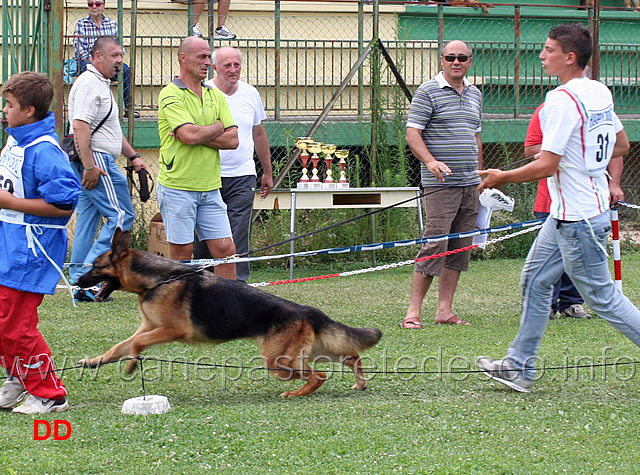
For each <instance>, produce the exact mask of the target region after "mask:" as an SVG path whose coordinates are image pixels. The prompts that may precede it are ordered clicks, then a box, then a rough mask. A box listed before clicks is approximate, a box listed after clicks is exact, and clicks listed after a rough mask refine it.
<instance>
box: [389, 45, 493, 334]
mask: <svg viewBox="0 0 640 475" xmlns="http://www.w3.org/2000/svg"><path fill="white" fill-rule="evenodd" d="M471 56H472V53H471V48H469V46H468V45H467V44H466V43H464V42H462V41H458V40H454V41H451V42H449V43H447V44H446V45H445V46H444V48H443V49H442V51H441V54H440V65H441V67H442V71H441V72H440V73H438V74H437V75H436V76H435V77H434V78H432V79H430V80H429V81H426V82H425V83H423V84H422V85H421V86H420V87H419V88H418V90H417V91H416V93H415V95H414V96H413V100H412V101H411V109H410V110H409V117H408V119H407V135H406V140H407V144H408V145H409V148H410V149H411V151H412V152H413V155H414V156H415V157H416V158H417V159H418V160H419V161H420V169H421V177H422V179H421V187H422V188H423V194H424V195H425V196H424V197H423V200H424V207H425V210H426V214H427V220H426V226H425V235H426V236H435V235H440V234H449V233H457V232H465V231H471V230H472V229H473V228H474V226H475V222H476V217H477V214H478V208H479V201H478V191H477V189H476V187H477V185H478V184H479V183H480V180H479V177H478V175H477V174H476V170H479V169H481V168H482V141H481V140H480V119H481V114H482V94H481V93H480V91H479V90H478V88H476V87H475V86H474V85H473V84H471V83H470V82H469V80H468V79H467V78H466V77H465V76H466V74H467V71H468V70H469V67H470V66H471V61H472V59H471ZM471 240H472V239H471V238H465V239H450V240H448V241H441V242H437V243H427V244H424V245H423V246H422V248H421V249H420V252H419V254H418V257H419V258H420V257H426V256H431V255H434V254H438V253H441V252H445V251H448V250H453V249H459V248H463V247H465V246H468V245H470V244H471ZM470 255H471V251H470V250H467V251H464V252H459V253H456V254H451V255H448V256H446V257H444V258H437V259H427V260H424V261H419V262H418V263H416V266H415V271H414V274H413V282H412V284H411V301H410V304H409V308H408V309H407V314H406V318H405V319H404V320H403V321H402V323H401V324H400V326H401V327H402V328H410V329H420V328H422V323H421V321H420V312H421V310H422V302H423V300H424V297H425V296H426V294H427V291H428V290H429V287H430V286H431V282H432V281H433V277H434V276H438V279H439V284H440V285H439V287H440V289H439V297H438V309H437V310H436V315H435V323H436V324H445V323H451V324H456V325H469V322H466V321H465V320H462V319H460V318H458V317H457V316H456V315H455V314H454V313H453V311H452V308H451V307H452V303H453V297H454V294H455V291H456V286H457V284H458V278H459V277H460V271H464V270H467V269H468V267H469V258H470Z"/></svg>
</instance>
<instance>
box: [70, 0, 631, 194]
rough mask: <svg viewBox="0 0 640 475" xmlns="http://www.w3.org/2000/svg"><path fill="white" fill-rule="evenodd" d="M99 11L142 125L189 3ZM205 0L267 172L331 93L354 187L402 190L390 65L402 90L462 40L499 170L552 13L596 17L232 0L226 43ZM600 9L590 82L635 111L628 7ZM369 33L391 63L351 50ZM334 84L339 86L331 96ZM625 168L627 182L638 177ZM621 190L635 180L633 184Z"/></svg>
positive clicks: (410, 173)
mask: <svg viewBox="0 0 640 475" xmlns="http://www.w3.org/2000/svg"><path fill="white" fill-rule="evenodd" d="M209 3H213V2H209ZM108 6H109V7H111V9H108V10H106V11H105V14H106V15H107V16H110V17H111V18H114V19H117V20H118V21H119V24H120V25H121V32H120V33H121V35H122V42H123V44H124V46H125V48H126V50H127V55H126V60H127V61H128V62H129V63H131V62H133V63H135V67H134V68H133V70H132V77H133V81H134V84H135V87H134V88H132V90H133V95H134V97H133V107H134V108H135V109H136V110H138V111H139V112H140V113H141V114H142V116H143V119H142V120H143V121H144V120H148V121H153V120H154V119H155V117H156V113H157V96H158V92H159V90H160V89H161V88H162V87H163V86H164V85H165V84H167V83H168V82H169V81H170V80H171V78H172V76H173V75H175V74H177V72H178V62H177V47H178V45H179V43H180V40H181V39H182V38H183V37H184V36H185V35H186V34H188V33H189V31H190V30H189V25H190V24H191V12H192V10H191V8H192V7H191V6H189V5H185V4H180V3H171V2H166V1H162V2H161V1H143V0H138V1H136V0H134V1H133V2H126V5H125V2H123V1H122V0H119V1H118V2H113V3H110V4H109V5H108ZM114 7H118V8H114ZM211 7H212V5H209V6H208V7H207V10H206V11H205V14H204V15H202V17H201V18H200V29H201V31H202V32H203V34H204V36H205V38H209V40H210V43H211V45H212V47H213V48H215V47H218V46H220V45H224V44H230V45H233V46H237V47H239V48H240V49H241V50H242V51H243V54H244V65H243V80H245V81H247V82H248V83H250V84H253V85H255V86H256V87H257V88H258V89H259V90H260V92H261V95H262V99H263V101H264V104H265V108H266V109H267V113H268V115H269V120H268V131H269V136H270V140H271V142H272V145H273V160H274V163H275V166H276V169H280V168H283V167H284V166H285V163H286V162H287V160H288V159H289V158H290V157H291V154H292V151H293V138H294V137H295V136H298V135H306V131H307V130H308V129H309V128H310V126H311V125H312V124H313V123H314V122H315V121H317V120H318V117H319V116H320V114H321V113H322V111H323V110H325V108H326V106H327V104H328V103H329V102H330V101H331V100H332V98H333V99H334V100H335V102H334V103H333V105H332V107H331V109H330V110H328V111H327V110H325V112H326V117H325V116H324V115H323V121H322V125H321V126H320V127H319V129H318V131H317V132H316V136H317V137H318V138H319V139H320V140H324V141H329V142H336V143H338V144H339V145H341V146H349V147H350V148H351V149H352V150H351V151H352V157H357V160H358V162H357V169H356V168H355V166H356V164H355V162H354V161H351V162H350V167H352V168H353V170H351V173H352V174H353V175H354V177H355V178H356V180H357V181H358V183H359V184H361V185H363V186H366V185H370V184H371V183H376V184H381V183H382V184H386V183H384V182H385V181H386V182H389V181H392V182H393V184H398V185H403V184H404V185H413V184H416V183H417V180H418V166H417V164H416V163H415V160H414V159H412V157H411V156H410V154H409V153H408V151H407V149H406V147H405V145H404V143H403V128H404V119H405V117H406V113H407V111H408V107H409V101H408V99H407V98H406V94H405V92H404V91H403V89H402V88H401V87H400V85H401V84H399V81H398V77H397V75H394V71H393V68H392V67H391V64H392V65H393V66H394V67H395V68H396V70H397V73H396V74H399V76H400V77H401V78H402V81H400V82H404V83H406V87H407V90H409V91H413V90H414V89H415V88H416V87H417V86H418V85H419V84H420V83H421V82H423V81H424V80H426V79H428V78H430V77H432V76H433V75H435V74H436V73H437V72H438V70H439V60H438V51H439V48H440V47H441V46H442V45H443V44H444V42H446V41H449V40H451V39H456V38H459V39H463V40H465V41H467V42H468V43H469V44H470V46H471V47H472V48H473V51H474V62H473V66H472V68H471V70H470V72H469V79H470V80H471V81H472V82H473V83H474V84H476V85H477V86H478V87H479V88H480V89H481V90H482V92H483V97H484V114H485V120H484V122H485V124H487V125H488V127H486V128H485V129H487V130H499V133H495V132H494V133H489V132H487V133H486V135H487V136H486V138H485V143H486V150H485V159H486V162H487V164H490V165H492V166H493V165H495V166H498V165H501V164H503V163H505V160H506V159H507V157H506V156H505V150H510V153H511V154H514V155H521V154H522V152H521V151H520V150H519V148H518V147H517V146H513V145H508V146H505V144H516V143H518V144H519V143H521V142H522V140H523V138H524V131H525V130H526V122H527V120H528V117H529V114H531V113H532V111H533V110H534V109H535V107H537V105H538V104H540V103H541V102H542V101H543V99H544V95H545V93H546V92H547V91H548V90H549V89H551V88H552V87H554V86H555V83H554V82H553V81H552V80H551V79H549V78H548V77H546V76H545V75H544V73H543V71H542V70H541V68H540V62H539V60H538V58H537V56H538V54H539V51H540V49H541V45H542V43H543V41H544V39H545V38H546V33H547V32H548V30H549V28H550V26H552V25H554V24H557V23H561V22H563V21H573V20H576V21H583V22H585V23H588V24H593V21H594V12H593V10H583V11H577V10H575V8H571V7H569V6H566V5H565V6H564V7H563V8H560V7H561V6H557V5H556V6H554V7H550V6H540V5H539V6H531V7H530V8H529V7H527V6H522V5H512V4H499V5H497V6H496V7H495V8H493V9H492V10H491V14H490V15H486V14H483V13H482V11H481V10H475V9H471V8H463V7H449V6H443V4H442V3H431V2H410V3H407V4H406V5H405V4H404V3H401V2H380V3H379V4H376V3H370V2H365V1H359V2H356V1H348V0H344V1H338V2H304V3H300V2H293V1H287V0H276V1H275V2H274V1H269V2H267V1H264V0H257V1H256V2H252V3H251V4H249V3H243V2H241V1H238V0H234V2H233V3H232V6H231V12H230V15H229V18H228V21H227V23H226V26H227V27H228V28H229V29H230V30H231V31H233V32H234V33H236V34H237V38H236V39H235V40H232V41H228V40H215V39H213V38H212V37H210V35H209V31H211V30H212V27H213V26H215V24H216V22H215V21H216V18H215V6H213V9H212V8H211ZM86 14H87V10H86V6H85V4H84V3H79V2H78V3H73V2H71V1H68V8H67V15H66V22H65V24H66V30H65V45H66V46H65V55H66V57H67V59H70V58H72V57H73V47H72V39H73V31H74V27H75V23H76V22H77V20H78V19H79V18H81V17H83V16H86ZM602 15H604V16H606V15H609V16H608V17H606V18H600V20H599V27H600V28H599V32H600V34H599V38H600V48H599V51H600V62H601V67H600V68H599V70H600V71H601V74H600V77H601V79H602V80H603V82H605V83H606V84H607V85H609V86H610V87H611V89H612V91H613V92H614V95H615V97H616V101H617V110H618V112H619V113H622V114H631V113H637V112H640V104H639V98H638V86H637V82H638V67H637V59H638V54H639V51H638V50H639V48H640V46H637V45H635V44H633V41H630V38H632V37H634V36H635V35H636V33H635V28H636V27H635V25H636V23H634V21H633V20H636V19H637V18H636V17H637V15H636V14H635V13H633V12H622V11H616V10H610V11H605V12H603V13H602ZM132 32H134V33H135V35H134V36H132V35H131V33H132ZM376 36H377V37H379V38H380V40H381V44H382V45H383V46H384V49H385V50H386V52H387V53H388V57H389V58H390V60H391V64H390V63H389V62H387V61H385V60H384V57H383V56H382V55H381V54H380V51H379V50H378V49H376V48H374V49H373V50H372V52H371V53H370V54H369V55H367V56H366V57H363V56H362V54H363V51H365V50H366V48H367V46H368V45H369V43H370V41H372V38H374V37H376ZM134 39H135V41H133V40H134ZM134 58H135V60H134ZM350 74H352V77H351V79H350V80H347V79H346V78H348V77H349V75H350ZM337 90H340V91H341V93H340V94H339V95H338V96H337V97H336V96H335V94H336V91H337ZM505 117H511V118H512V119H513V120H508V121H503V122H502V123H501V124H500V126H499V127H495V126H494V127H492V126H491V122H492V121H494V120H497V119H504V118H505ZM376 118H379V119H380V120H381V124H382V125H381V128H380V130H379V131H378V133H377V134H376V137H375V140H372V137H371V135H372V132H371V121H372V120H376ZM632 138H633V137H632ZM372 142H375V143H376V145H377V146H379V147H381V149H382V151H381V152H378V151H376V154H375V155H376V160H377V157H379V156H382V163H378V162H377V161H376V163H371V152H370V147H371V143H372ZM378 142H381V143H378ZM151 143H153V140H151ZM636 155H637V150H636V148H635V147H634V150H633V152H632V154H630V156H629V157H628V159H627V170H629V169H632V167H633V168H635V167H636V166H637V165H638V163H637V158H636ZM385 157H387V159H385ZM400 162H402V167H400V168H401V169H402V170H403V173H406V175H405V176H398V173H391V174H390V173H389V172H390V171H396V170H398V165H399V163H400ZM299 169H300V167H299V166H294V167H293V168H292V169H291V172H290V176H288V177H287V180H288V182H289V183H295V181H296V180H297V174H298V175H299V173H300V171H299ZM385 176H386V178H385ZM626 176H633V177H634V178H635V176H636V174H635V173H628V174H627V175H626ZM389 177H391V178H389ZM285 183H286V182H285ZM627 186H634V187H635V186H637V184H636V182H635V180H634V181H633V182H628V183H627Z"/></svg>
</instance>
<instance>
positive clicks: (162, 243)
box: [147, 213, 169, 257]
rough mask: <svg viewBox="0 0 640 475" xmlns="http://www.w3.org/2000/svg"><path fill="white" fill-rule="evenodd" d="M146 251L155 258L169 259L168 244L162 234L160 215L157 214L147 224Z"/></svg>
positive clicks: (163, 233) (162, 226)
mask: <svg viewBox="0 0 640 475" xmlns="http://www.w3.org/2000/svg"><path fill="white" fill-rule="evenodd" d="M147 250H148V251H149V252H150V253H151V254H155V255H157V256H162V257H169V243H168V242H167V235H166V234H165V232H164V223H163V222H162V215H161V214H160V213H157V214H156V215H155V216H154V217H153V218H151V222H150V223H149V245H148V246H147Z"/></svg>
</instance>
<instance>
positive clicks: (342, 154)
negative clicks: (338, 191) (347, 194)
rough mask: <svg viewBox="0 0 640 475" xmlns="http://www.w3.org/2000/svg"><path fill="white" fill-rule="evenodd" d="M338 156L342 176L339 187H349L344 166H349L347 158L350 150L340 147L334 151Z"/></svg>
mask: <svg viewBox="0 0 640 475" xmlns="http://www.w3.org/2000/svg"><path fill="white" fill-rule="evenodd" d="M334 155H335V156H336V158H338V159H340V161H339V162H338V166H339V167H340V178H339V179H338V183H337V187H338V188H349V182H348V181H347V177H346V176H345V172H344V168H345V167H346V166H347V162H346V161H345V158H347V157H348V156H349V150H345V149H340V150H336V151H335V152H334Z"/></svg>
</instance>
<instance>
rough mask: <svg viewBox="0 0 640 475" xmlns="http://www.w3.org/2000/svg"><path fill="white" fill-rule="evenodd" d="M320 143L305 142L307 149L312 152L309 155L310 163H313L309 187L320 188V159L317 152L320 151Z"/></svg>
mask: <svg viewBox="0 0 640 475" xmlns="http://www.w3.org/2000/svg"><path fill="white" fill-rule="evenodd" d="M322 145H323V144H322V143H321V142H308V143H307V150H309V151H310V152H311V153H312V154H313V155H311V163H312V164H313V170H311V188H322V183H320V177H319V176H318V160H320V157H319V156H318V154H319V153H320V152H322Z"/></svg>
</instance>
